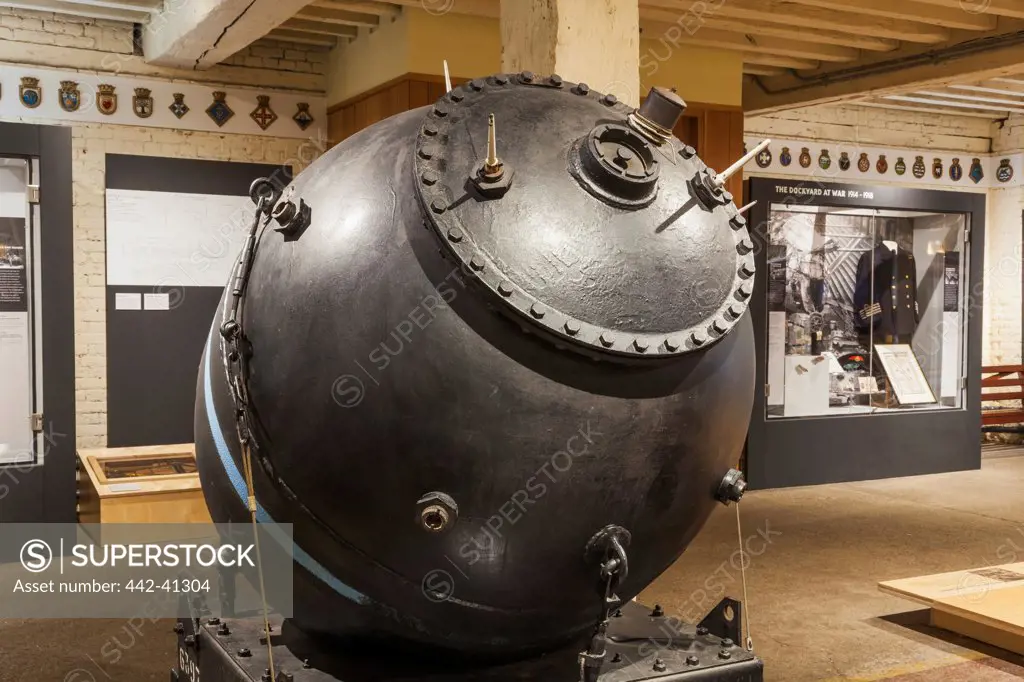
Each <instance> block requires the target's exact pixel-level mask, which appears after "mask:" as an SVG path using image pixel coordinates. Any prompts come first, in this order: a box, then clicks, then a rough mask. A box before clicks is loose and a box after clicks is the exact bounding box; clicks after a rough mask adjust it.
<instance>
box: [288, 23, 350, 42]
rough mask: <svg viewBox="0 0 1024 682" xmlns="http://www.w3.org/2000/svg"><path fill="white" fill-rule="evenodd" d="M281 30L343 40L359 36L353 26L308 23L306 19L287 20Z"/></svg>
mask: <svg viewBox="0 0 1024 682" xmlns="http://www.w3.org/2000/svg"><path fill="white" fill-rule="evenodd" d="M281 28H283V29H286V30H290V31H303V32H306V33H319V34H322V35H329V36H342V37H344V38H355V37H356V36H358V35H359V29H357V28H356V27H355V26H345V25H343V24H331V23H328V22H326V21H309V20H308V19H289V20H288V21H286V22H284V23H283V24H281Z"/></svg>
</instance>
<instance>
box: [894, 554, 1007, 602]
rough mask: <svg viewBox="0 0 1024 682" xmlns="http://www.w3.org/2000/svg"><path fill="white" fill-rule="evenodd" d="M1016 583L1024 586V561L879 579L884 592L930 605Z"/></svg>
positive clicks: (1005, 587)
mask: <svg viewBox="0 0 1024 682" xmlns="http://www.w3.org/2000/svg"><path fill="white" fill-rule="evenodd" d="M1015 587H1024V563H1017V564H1004V565H1002V566H989V567H987V568H972V569H968V570H966V571H952V572H950V573H936V574H935V575H924V576H919V577H917V578H904V579H902V580H887V581H885V582H881V583H878V589H879V590H881V591H882V592H888V593H889V594H894V595H896V596H898V597H903V598H905V599H911V600H913V601H916V602H920V603H922V604H926V605H928V606H931V605H932V604H933V603H934V602H935V601H937V600H939V599H951V598H954V597H959V596H965V595H971V594H978V593H981V592H987V591H991V590H1002V589H1009V588H1015Z"/></svg>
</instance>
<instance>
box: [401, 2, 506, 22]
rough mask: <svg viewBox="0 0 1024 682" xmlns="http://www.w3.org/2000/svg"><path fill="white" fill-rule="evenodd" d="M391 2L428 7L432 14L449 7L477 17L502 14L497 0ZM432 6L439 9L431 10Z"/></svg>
mask: <svg viewBox="0 0 1024 682" xmlns="http://www.w3.org/2000/svg"><path fill="white" fill-rule="evenodd" d="M390 2H391V4H393V5H402V6H403V7H416V8H419V9H427V10H428V11H430V12H431V13H432V14H443V13H444V12H441V9H442V8H447V9H445V12H454V13H455V14H469V15H472V16H475V17H490V18H491V19H497V18H498V17H499V16H501V8H500V7H499V5H498V1H497V0H390ZM432 7H436V8H437V9H433V10H431V9H430V8H432Z"/></svg>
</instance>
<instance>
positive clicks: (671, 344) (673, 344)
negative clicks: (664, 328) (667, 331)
mask: <svg viewBox="0 0 1024 682" xmlns="http://www.w3.org/2000/svg"><path fill="white" fill-rule="evenodd" d="M665 350H667V351H669V352H670V353H675V352H676V351H677V350H679V339H675V338H671V337H669V338H667V339H665Z"/></svg>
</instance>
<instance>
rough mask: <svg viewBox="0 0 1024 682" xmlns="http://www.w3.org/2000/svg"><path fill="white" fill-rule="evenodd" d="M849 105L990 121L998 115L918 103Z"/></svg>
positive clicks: (864, 103) (850, 104)
mask: <svg viewBox="0 0 1024 682" xmlns="http://www.w3.org/2000/svg"><path fill="white" fill-rule="evenodd" d="M846 104H847V105H849V106H854V107H871V108H873V109H896V110H897V111H914V112H918V113H925V114H943V115H945V116H949V115H953V116H970V117H971V118H983V119H986V120H988V121H994V120H996V119H997V118H1000V117H998V116H993V115H992V114H982V113H977V112H973V111H961V110H957V111H953V110H951V109H941V108H938V107H925V106H918V105H916V104H885V103H883V102H846Z"/></svg>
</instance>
